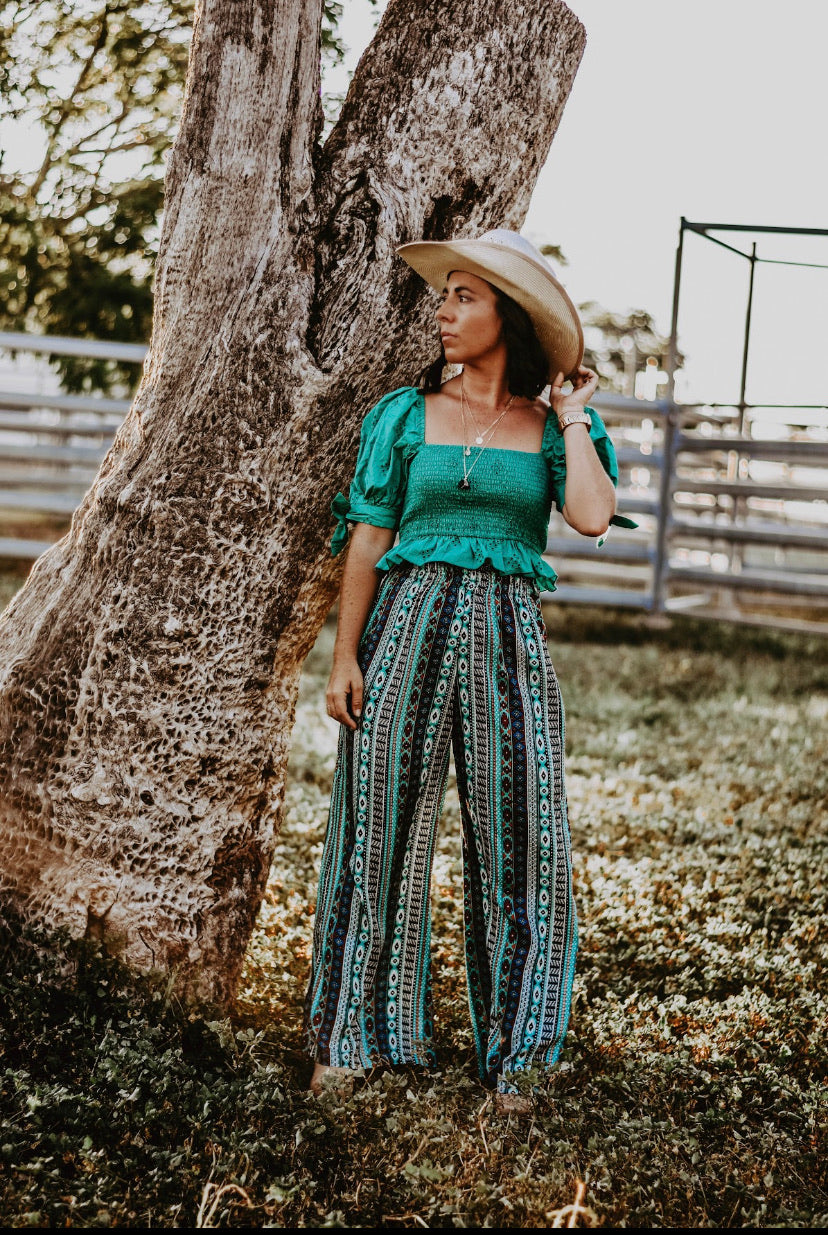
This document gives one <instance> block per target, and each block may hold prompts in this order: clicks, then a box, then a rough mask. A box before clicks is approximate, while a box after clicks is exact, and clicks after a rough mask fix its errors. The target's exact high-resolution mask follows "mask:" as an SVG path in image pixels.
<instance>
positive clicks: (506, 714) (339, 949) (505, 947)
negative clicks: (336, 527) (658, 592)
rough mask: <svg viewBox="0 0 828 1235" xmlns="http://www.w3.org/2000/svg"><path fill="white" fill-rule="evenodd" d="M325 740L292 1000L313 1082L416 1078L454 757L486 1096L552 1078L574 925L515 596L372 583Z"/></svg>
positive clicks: (540, 628)
mask: <svg viewBox="0 0 828 1235" xmlns="http://www.w3.org/2000/svg"><path fill="white" fill-rule="evenodd" d="M358 660H359V665H360V668H361V670H362V672H363V675H364V682H365V687H364V697H363V706H362V717H361V720H360V723H359V726H358V728H357V729H356V730H351V729H348V728H347V726H344V725H343V727H342V729H341V731H340V736H339V748H338V758H337V764H336V771H335V775H334V784H333V790H332V794H331V809H330V818H329V823H328V830H327V834H326V838H325V845H324V852H323V855H322V867H321V874H320V883H319V897H318V902H317V908H316V925H315V929H314V941H313V962H312V971H311V978H310V984H309V987H308V993H307V997H306V1001H305V1034H306V1042H307V1046H308V1049H309V1051H310V1054H311V1055H312V1057H313V1058H314V1059H315V1060H317V1061H318V1062H320V1063H325V1064H334V1065H338V1066H344V1067H350V1068H368V1067H371V1066H373V1065H376V1064H379V1063H390V1064H402V1063H410V1064H425V1065H433V1064H434V1063H435V1062H436V1060H435V1055H434V1049H433V1046H432V1006H431V975H430V939H431V914H430V879H431V865H432V858H433V853H434V841H435V832H436V824H437V819H438V816H439V814H440V810H441V807H442V805H443V800H444V796H445V789H446V781H447V777H448V767H449V748H450V746H451V747H452V748H453V750H454V760H455V766H456V769H457V784H458V790H459V795H460V803H461V813H462V826H463V859H464V925H465V950H466V972H467V980H468V991H469V1003H470V1007H471V1015H472V1023H473V1028H474V1039H475V1044H476V1050H477V1061H478V1067H479V1071H480V1075H481V1078H482V1079H483V1081H484V1083H486V1084H487V1085H488V1086H490V1087H491V1086H495V1085H497V1086H498V1088H501V1089H508V1088H509V1087H510V1084H509V1082H508V1080H507V1079H506V1078H507V1077H508V1075H509V1074H510V1073H514V1072H519V1071H522V1070H525V1069H526V1068H528V1067H533V1066H538V1065H543V1064H554V1063H555V1062H556V1060H557V1058H558V1055H559V1053H560V1049H561V1045H562V1043H563V1039H564V1036H565V1034H566V1028H567V1022H568V1019H569V1007H570V997H571V991H572V979H573V973H574V966H575V953H576V950H577V946H578V925H577V916H576V911H575V904H574V901H573V896H572V866H571V857H570V834H569V824H568V820H567V810H566V790H565V786H564V767H563V749H564V710H563V703H562V700H561V695H560V691H559V689H558V681H557V678H556V675H555V671H554V669H553V667H552V662H551V660H550V658H549V652H548V649H547V646H546V628H545V626H544V622H543V617H542V614H541V607H540V593H539V589H538V587H537V584H535V583H534V581H533V580H531V579H528V578H525V577H523V576H520V575H503V574H499V573H497V572H496V571H494V570H492V569H490V568H487V567H481V568H479V569H474V570H473V569H465V568H462V567H458V566H451V565H449V564H447V563H442V562H430V563H428V564H427V565H425V566H408V565H396V566H393V567H392V568H391V570H390V571H389V572H387V574H386V575H385V576H384V578H383V580H382V582H381V583H380V587H379V590H378V593H377V597H376V600H375V603H374V606H373V608H372V610H371V613H370V615H369V618H368V621H367V624H366V628H365V631H364V633H363V636H362V639H361V640H360V644H359V650H358Z"/></svg>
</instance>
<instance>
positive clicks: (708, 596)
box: [0, 332, 828, 633]
mask: <svg viewBox="0 0 828 1235" xmlns="http://www.w3.org/2000/svg"><path fill="white" fill-rule="evenodd" d="M4 350H5V351H7V352H8V351H12V352H30V353H41V354H53V355H54V354H57V355H65V356H80V357H93V358H99V359H113V360H120V361H125V360H126V361H131V362H133V363H135V364H140V363H141V362H142V361H143V359H144V356H145V353H146V349H145V348H143V347H141V346H139V345H135V344H112V343H99V342H91V341H88V340H85V339H61V338H56V337H34V336H29V335H18V334H10V333H3V332H0V353H2V352H3V351H4ZM594 404H595V407H596V408H597V409H598V410H599V412H600V413H601V416H602V417H603V419H604V420H605V422H606V423H607V426H608V428H609V430H610V433H611V436H612V438H613V441H614V442H615V444H616V452H617V456H618V463H619V485H618V491H617V505H618V510H619V512H620V513H622V514H627V515H630V516H632V517H633V518H636V519H637V520H638V521H639V522H640V527H639V529H638V530H636V531H628V530H625V529H619V528H616V527H614V528H612V531H611V534H610V536H609V537H608V538H607V540H606V542H605V544H604V545H603V546H602V547H601V548H597V547H596V545H595V542H594V541H592V540H591V539H588V538H585V537H583V536H579V535H578V534H577V533H575V532H573V531H571V530H569V529H568V528H567V527H566V525H565V524H564V523H563V521H562V520H560V519H559V518H554V519H553V524H552V528H551V533H550V538H549V541H548V544H547V548H546V551H547V554H548V556H549V557H550V560H551V561H552V563H553V564H554V565H555V568H556V569H557V571H558V574H559V583H558V587H557V588H556V590H555V592H554V597H555V599H556V600H558V601H564V602H567V603H581V604H583V603H587V604H597V605H619V606H622V607H627V608H637V609H642V610H644V611H646V612H649V613H669V612H679V611H688V612H693V613H698V614H700V615H702V616H721V617H728V618H730V619H736V620H743V621H747V622H751V623H755V622H761V623H766V624H768V625H773V626H783V627H784V626H790V627H793V628H796V629H809V630H815V631H819V632H823V633H828V557H826V555H825V551H826V549H828V483H827V482H828V440H825V434H824V429H822V428H820V425H821V422H819V423H818V424H817V425H816V426H814V427H813V428H810V427H809V426H808V425H807V423H804V421H805V418H803V416H802V415H800V414H799V412H797V413H796V414H795V415H792V416H791V419H790V421H789V422H788V423H787V425H784V424H783V422H782V418H781V416H780V423H779V424H778V425H777V426H776V429H777V430H778V429H779V427H780V425H781V426H782V427H783V428H784V429H785V431H786V432H787V436H786V437H783V438H782V439H781V440H768V439H767V438H762V437H752V436H750V434H749V432H748V429H750V428H761V425H760V424H759V423H758V422H756V423H755V424H751V422H750V418H749V416H748V418H747V422H745V418H744V417H743V415H742V412H743V409H736V410H735V411H734V410H731V411H730V412H728V411H727V409H726V408H723V407H722V406H715V407H713V406H711V407H706V406H699V405H694V406H688V405H679V404H676V403H674V402H672V401H671V400H668V399H661V400H656V401H649V400H642V399H631V398H625V397H622V396H620V395H614V394H612V395H599V396H597V397H596V399H595V400H594ZM129 407H130V400H129V399H113V398H103V397H100V398H99V397H95V396H90V395H67V394H62V393H49V394H39V393H36V392H30V391H23V390H4V389H0V557H4V558H20V559H23V560H31V559H34V558H36V557H37V556H39V554H40V553H42V552H43V551H44V550H45V549H47V548H48V547H49V545H50V544H51V543H52V541H53V538H54V536H55V535H57V534H60V533H59V530H55V529H54V528H50V529H48V530H49V536H50V537H51V539H38V538H36V537H35V536H33V535H32V534H31V527H30V526H29V523H28V522H27V520H29V519H30V518H31V517H34V518H36V517H38V516H39V517H41V518H43V517H45V518H46V519H47V520H48V519H51V520H52V521H53V522H54V521H55V520H62V521H63V523H64V524H65V521H66V518H67V517H68V516H69V515H71V513H72V511H73V510H74V509H75V508H76V507H77V505H78V504H79V503H80V500H81V498H82V497H83V495H84V493H85V492H86V491H87V490H88V488H89V486H90V485H91V484H92V482H93V480H94V478H95V475H96V473H97V471H98V467H99V465H100V463H101V460H102V459H103V457H104V455H105V454H106V452H107V450H108V449H109V447H110V445H111V443H112V441H113V438H114V436H115V433H116V432H117V430H118V427H119V426H120V424H121V423H122V421H123V418H124V416H125V415H126V413H127V411H128V410H129ZM778 410H779V412H780V414H781V413H784V409H778ZM800 410H801V409H800ZM823 410H824V409H823ZM746 423H747V428H746ZM757 469H758V470H757ZM15 527H17V531H16V532H15V530H14V529H15ZM803 613H804V616H802V614H803ZM794 614H799V616H793V615H794Z"/></svg>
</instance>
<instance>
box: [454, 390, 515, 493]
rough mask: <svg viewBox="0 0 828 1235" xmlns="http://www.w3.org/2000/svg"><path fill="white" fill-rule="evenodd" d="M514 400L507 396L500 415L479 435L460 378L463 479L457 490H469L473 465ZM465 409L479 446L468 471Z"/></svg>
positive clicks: (469, 452)
mask: <svg viewBox="0 0 828 1235" xmlns="http://www.w3.org/2000/svg"><path fill="white" fill-rule="evenodd" d="M514 399H515V396H514V395H510V396H509V401H508V403H507V404H506V406H505V407H504V409H503V411H502V412H501V413H500V415H499V416H498V417H497V419H496V420H495V421H493V422H492V424H490V425H489V427H488V429H486V430H484V432H483V433H482V434H481V433H480V429H479V426H478V424H477V421H476V420H475V419H474V415H473V413H472V410H471V404H470V403H469V401H468V399H467V398H466V392H465V389H464V387H463V378H462V376H461V378H460V414H461V416H462V418H463V479H462V480H460V481H458V483H457V488H458V489H470V488H471V482H470V480H469V476H470V475H471V474H472V471H473V470H474V467H475V465H476V464H477V463H478V462H479V460H480V456H481V455H482V454H483V451H484V450H485V449H486V440H485V439H486V438H489V437H491V436H492V434H493V433H494V431H495V429H496V428H497V426H498V425H499V424H500V422H501V420H502V419H503V417H504V416H505V415H506V413H507V412H508V410H509V408H510V407H511V406H512V404H513V402H514ZM467 407H468V411H469V415H470V416H471V419H472V422H473V424H474V425H475V428H477V430H478V432H477V437H476V439H475V441H476V443H477V445H478V446H480V450H479V451H478V452H477V458H476V459H475V460H474V463H472V465H471V467H470V468H468V469H467V468H466V458H467V457H468V456H469V455H470V454H471V446H470V445H469V444H468V442H467V440H466V408H467Z"/></svg>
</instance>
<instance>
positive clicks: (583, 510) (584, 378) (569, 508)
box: [551, 365, 616, 536]
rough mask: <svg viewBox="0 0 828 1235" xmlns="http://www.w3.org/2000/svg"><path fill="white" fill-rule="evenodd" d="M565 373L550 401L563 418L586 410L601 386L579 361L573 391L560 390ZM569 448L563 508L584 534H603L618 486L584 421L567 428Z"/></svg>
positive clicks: (568, 519)
mask: <svg viewBox="0 0 828 1235" xmlns="http://www.w3.org/2000/svg"><path fill="white" fill-rule="evenodd" d="M563 380H564V375H563V373H559V374H558V375H557V377H556V378H555V381H554V382H553V383H552V388H551V402H552V407H553V409H554V411H555V413H556V414H557V416H558V420H559V421H560V419H561V417H562V416H565V415H566V413H567V412H583V410H584V408H585V407H586V405H587V403H588V402H589V400H590V398H591V397H592V395H593V394H594V393H595V391H596V390H597V388H598V374H597V373H595V372H593V370H592V369H588V368H586V367H585V366H584V365H580V366H579V369H578V373H577V374H576V375H575V377H574V378H573V379H572V386H573V389H572V393H571V394H568V395H565V394H563V393H562V391H561V386H562V385H563ZM564 443H565V449H566V502H565V505H564V507H563V510H562V511H561V514H562V515H563V517H564V519H565V520H566V522H567V523H568V524H569V526H570V527H573V528H574V529H575V531H576V532H581V533H582V534H583V535H584V536H600V535H601V534H602V532H604V531H606V529H607V527H608V526H609V521H610V519H611V518H612V516H613V515H614V514H615V510H616V503H615V487H614V485H613V483H612V481H611V480H610V479H609V477H608V476H607V474H606V472H605V471H604V468H603V467H602V465H601V461H600V459H599V458H598V455H597V454H596V451H595V447H594V445H593V443H592V441H591V439H590V433H589V429H588V428H587V426H586V425H585V424H573V425H571V426H570V427H568V428H567V429H565V430H564Z"/></svg>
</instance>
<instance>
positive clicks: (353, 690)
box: [325, 657, 363, 729]
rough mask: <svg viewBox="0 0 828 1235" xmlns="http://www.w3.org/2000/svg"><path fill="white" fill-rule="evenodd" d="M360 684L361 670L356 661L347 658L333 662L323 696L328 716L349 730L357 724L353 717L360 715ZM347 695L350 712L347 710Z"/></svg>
mask: <svg viewBox="0 0 828 1235" xmlns="http://www.w3.org/2000/svg"><path fill="white" fill-rule="evenodd" d="M362 684H363V683H362V670H361V669H360V667H359V664H358V662H357V661H356V659H354V658H353V657H347V658H345V659H344V660H335V661H334V666H333V669H332V670H331V676H330V678H329V680H328V689H327V692H326V694H325V700H326V702H327V706H328V715H329V716H332V717H333V718H334V720H338V721H339V723H340V725H347V726H348V728H349V729H356V727H357V722H356V721H355V720H354V719H353V716H356V717H359V716H360V714H361V713H362ZM349 695H350V703H351V708H350V711H349V710H348V696H349ZM351 713H353V716H352V715H351Z"/></svg>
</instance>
